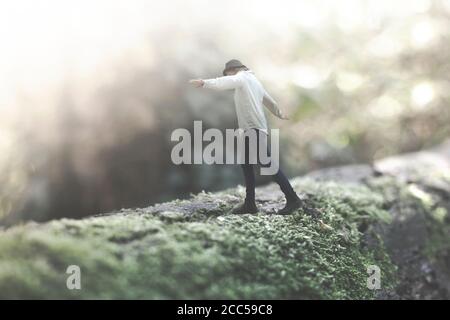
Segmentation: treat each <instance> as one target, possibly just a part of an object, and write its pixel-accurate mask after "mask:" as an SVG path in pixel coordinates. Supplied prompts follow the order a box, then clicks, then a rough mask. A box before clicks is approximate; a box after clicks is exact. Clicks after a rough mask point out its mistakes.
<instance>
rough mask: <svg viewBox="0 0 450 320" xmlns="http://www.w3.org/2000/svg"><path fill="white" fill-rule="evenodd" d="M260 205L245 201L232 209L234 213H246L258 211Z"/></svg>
mask: <svg viewBox="0 0 450 320" xmlns="http://www.w3.org/2000/svg"><path fill="white" fill-rule="evenodd" d="M257 212H258V207H257V206H256V203H255V202H247V201H245V202H244V203H243V204H241V205H238V206H236V207H234V208H233V210H231V213H232V214H245V213H257Z"/></svg>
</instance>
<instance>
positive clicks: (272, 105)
mask: <svg viewBox="0 0 450 320" xmlns="http://www.w3.org/2000/svg"><path fill="white" fill-rule="evenodd" d="M203 81H204V84H203V88H208V89H215V90H231V89H234V103H235V106H236V115H237V119H238V125H239V128H242V129H244V130H245V129H252V128H255V129H260V130H261V131H263V132H265V133H268V127H267V120H266V117H265V115H264V110H263V107H262V106H263V105H265V106H266V107H267V108H268V109H269V110H270V111H271V112H272V113H273V114H274V115H276V116H277V117H280V116H281V112H280V110H279V109H278V106H277V103H276V102H275V100H274V99H272V97H271V96H270V95H269V94H268V93H267V91H266V90H265V89H264V87H263V85H262V84H261V83H260V82H259V80H258V79H257V78H256V77H255V74H254V73H253V72H252V71H250V70H247V71H245V70H241V71H239V72H238V73H237V74H235V75H232V76H224V77H219V78H215V79H208V80H203Z"/></svg>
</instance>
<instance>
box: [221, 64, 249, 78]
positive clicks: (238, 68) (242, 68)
mask: <svg viewBox="0 0 450 320" xmlns="http://www.w3.org/2000/svg"><path fill="white" fill-rule="evenodd" d="M236 70H244V71H248V70H250V69H249V68H247V67H244V66H242V67H236V68H231V69H228V70H227V71H226V72H224V74H223V75H224V76H225V75H226V73H228V72H230V71H236Z"/></svg>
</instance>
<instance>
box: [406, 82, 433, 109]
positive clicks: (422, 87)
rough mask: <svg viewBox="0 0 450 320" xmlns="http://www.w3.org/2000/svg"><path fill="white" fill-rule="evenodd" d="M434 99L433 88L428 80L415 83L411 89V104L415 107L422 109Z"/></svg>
mask: <svg viewBox="0 0 450 320" xmlns="http://www.w3.org/2000/svg"><path fill="white" fill-rule="evenodd" d="M433 99H434V88H433V85H432V84H431V83H430V82H428V81H427V82H421V83H418V84H416V85H415V86H414V87H413V89H412V91H411V100H412V104H413V106H414V107H415V108H416V109H422V108H423V107H425V106H426V105H428V104H429V103H430V102H431V101H433Z"/></svg>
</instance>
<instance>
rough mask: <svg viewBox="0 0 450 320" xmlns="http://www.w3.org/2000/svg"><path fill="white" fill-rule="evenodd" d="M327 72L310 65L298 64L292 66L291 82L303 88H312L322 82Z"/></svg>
mask: <svg viewBox="0 0 450 320" xmlns="http://www.w3.org/2000/svg"><path fill="white" fill-rule="evenodd" d="M327 77H328V74H327V73H326V72H321V71H320V70H318V69H317V68H314V67H313V66H310V65H299V66H297V67H294V68H293V74H292V79H293V82H294V83H295V84H296V85H298V86H300V87H303V88H307V89H313V88H316V87H317V86H318V85H319V84H320V83H322V82H323V81H324V80H325V79H326V78H327Z"/></svg>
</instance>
